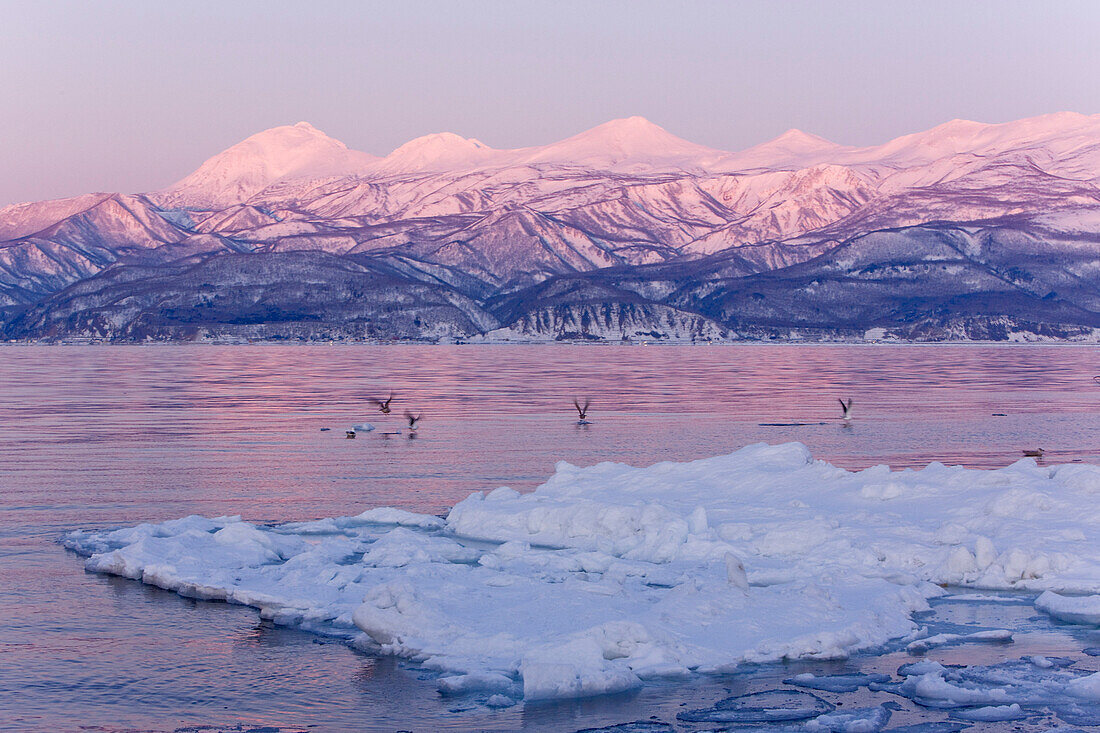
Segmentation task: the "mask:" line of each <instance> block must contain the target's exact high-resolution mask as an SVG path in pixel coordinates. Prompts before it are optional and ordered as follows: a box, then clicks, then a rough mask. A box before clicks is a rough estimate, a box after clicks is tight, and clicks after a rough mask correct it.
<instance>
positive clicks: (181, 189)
mask: <svg viewBox="0 0 1100 733" xmlns="http://www.w3.org/2000/svg"><path fill="white" fill-rule="evenodd" d="M374 160H375V158H374V156H371V155H368V154H366V153H361V152H359V151H357V150H349V149H348V147H347V146H346V145H344V144H343V143H342V142H340V141H339V140H334V139H332V138H331V137H329V136H328V135H326V134H324V133H323V132H321V131H320V130H318V129H316V128H315V127H313V126H312V125H310V124H309V123H308V122H299V123H298V124H296V125H286V126H283V127H273V128H271V129H270V130H265V131H263V132H260V133H257V134H255V135H253V136H252V137H249V138H247V139H246V140H243V141H242V142H239V143H237V144H236V145H234V146H233V147H231V148H229V149H228V150H225V151H224V152H222V153H219V154H218V155H216V156H214V157H213V158H211V159H210V160H208V161H206V162H205V163H203V164H202V165H201V166H200V167H199V169H198V170H196V171H195V172H194V173H192V174H191V175H189V176H187V177H186V178H184V179H183V180H182V181H179V182H178V183H176V184H174V185H173V186H171V187H169V188H167V189H165V190H164V191H161V192H160V193H159V195H157V197H156V198H157V200H158V201H159V202H160V203H161V204H163V205H164V206H167V207H174V206H176V207H195V208H220V207H225V206H230V205H232V204H236V203H240V202H242V201H245V200H247V199H248V198H250V197H251V196H253V195H255V194H256V193H258V192H260V191H262V190H263V189H265V188H267V187H268V186H270V185H272V184H274V183H277V182H279V181H281V180H287V179H291V180H315V179H317V178H330V177H335V176H346V175H354V174H355V173H356V172H358V171H360V170H362V169H363V168H364V167H366V166H367V165H369V164H370V163H371V162H373V161H374Z"/></svg>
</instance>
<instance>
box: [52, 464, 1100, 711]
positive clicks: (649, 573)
mask: <svg viewBox="0 0 1100 733" xmlns="http://www.w3.org/2000/svg"><path fill="white" fill-rule="evenodd" d="M1098 494H1100V468H1098V467H1096V466H1090V465H1082V464H1074V465H1067V466H1054V467H1040V466H1038V465H1037V464H1036V463H1035V461H1033V460H1030V459H1025V460H1022V461H1019V462H1018V463H1015V464H1013V465H1011V466H1008V467H1006V468H1003V469H999V470H993V471H988V470H973V469H963V468H959V467H947V466H943V465H941V464H938V463H933V464H931V465H929V466H928V467H926V468H924V469H921V470H903V471H890V470H889V469H888V468H887V467H885V466H878V467H875V468H870V469H867V470H864V471H857V472H849V471H845V470H843V469H840V468H837V467H834V466H832V465H830V464H828V463H825V462H823V461H815V460H813V459H812V457H811V456H810V453H809V451H808V450H807V449H806V448H805V446H803V445H801V444H798V443H789V444H784V445H776V446H770V445H766V444H757V445H751V446H748V447H746V448H743V449H741V450H739V451H736V452H735V453H732V454H730V455H724V456H718V457H714V458H708V459H703V460H698V461H692V462H688V463H671V462H667V463H658V464H656V465H653V466H649V467H646V468H634V467H630V466H625V465H621V464H615V463H602V464H599V465H596V466H592V467H589V468H578V467H576V466H572V465H569V464H566V463H560V464H558V466H557V470H556V472H555V474H554V475H553V476H552V477H551V478H550V479H549V480H548V481H547V482H546V483H545V484H543V485H542V486H540V487H539V488H538V489H537V490H536V491H534V492H533V493H529V494H520V493H518V492H516V491H513V490H511V489H507V488H500V489H496V490H494V491H491V492H489V493H488V494H484V493H482V492H478V493H475V494H473V495H471V496H470V497H468V498H467V499H465V500H464V501H462V502H459V503H458V504H457V505H455V506H454V507H453V508H452V509H451V511H450V513H449V514H448V516H447V517H446V519H443V518H440V517H435V516H431V515H420V514H414V513H410V512H406V511H403V510H398V509H389V508H381V509H371V510H368V511H366V512H363V513H362V514H359V515H357V516H355V517H343V518H335V519H324V520H318V521H310V522H296V523H289V524H283V525H278V526H262V525H254V524H251V523H248V522H245V521H242V520H241V518H240V517H217V518H204V517H187V518H184V519H178V520H173V521H170V522H164V523H161V524H143V525H138V526H137V527H132V528H125V529H119V530H114V531H104V532H73V533H71V534H69V535H67V536H66V537H65V539H64V543H65V545H66V546H68V547H70V548H72V549H74V550H76V551H77V552H80V553H82V554H85V555H87V556H89V557H88V559H87V561H86V567H87V568H88V569H89V570H92V571H96V572H105V573H112V574H115V575H121V576H124V577H129V578H135V579H140V580H142V581H143V582H146V583H150V584H153V585H157V586H159V587H162V588H166V589H169V590H174V591H176V592H179V593H181V594H184V595H189V596H194V597H198V598H210V599H218V600H226V601H230V602H234V603H242V604H246V605H250V606H254V607H256V608H258V609H259V610H260V613H261V615H262V616H263V617H264V618H268V619H272V620H273V621H275V622H277V623H283V624H291V625H297V626H301V627H303V628H306V629H309V630H313V631H316V632H319V633H326V634H332V635H337V636H344V637H347V638H354V639H355V643H356V644H358V645H360V646H362V647H363V648H367V649H370V650H372V651H375V652H380V653H387V654H394V655H398V656H401V657H405V658H408V659H410V660H414V661H416V662H417V663H419V664H420V665H421V667H422V668H424V669H426V670H431V671H434V672H436V673H438V674H439V676H440V680H439V685H440V689H441V690H442V691H444V692H446V693H453V694H461V693H464V692H467V691H470V690H474V689H480V690H483V691H484V692H486V693H491V694H493V695H494V696H496V697H497V698H500V699H505V698H506V699H510V700H515V699H519V698H523V699H526V700H538V699H553V698H561V697H574V696H585V695H596V694H602V693H610V692H619V691H623V690H629V689H632V688H635V687H638V686H639V685H641V684H643V682H644V681H645V680H652V679H676V678H682V677H686V676H689V675H692V674H696V673H707V672H720V671H725V670H730V669H733V668H734V667H736V666H737V665H739V664H743V663H746V662H767V661H774V660H781V659H795V658H809V659H840V658H844V657H846V656H848V655H850V654H851V653H852V652H854V651H857V650H863V649H872V648H877V647H880V646H882V645H884V644H886V643H888V642H890V641H892V640H898V639H903V640H908V641H915V640H917V638H918V637H919V636H920V635H921V634H922V631H921V630H920V629H919V628H918V626H917V625H916V624H915V623H914V621H913V618H912V614H913V613H914V612H917V611H922V610H926V609H927V608H928V605H927V601H928V599H930V598H932V597H936V596H939V595H943V593H944V591H943V590H942V589H941V588H940V587H939V586H940V585H948V584H950V585H960V586H968V587H972V588H981V589H990V590H1011V589H1026V590H1033V591H1040V590H1051V591H1057V592H1061V593H1092V592H1100V522H1098V521H1097V519H1100V517H1098V516H1096V515H1097V514H1098V513H1100V509H1093V507H1097V506H1100V503H1098V502H1097V501H1096V497H1097V495H1098ZM930 641H935V640H930ZM938 641H943V640H938ZM952 641H956V640H947V641H945V642H944V643H950V642H952ZM971 641H973V640H971ZM500 699H498V704H499V703H500ZM1009 704H1011V701H1007V702H1006V701H1003V700H996V699H991V700H990V701H989V706H1000V705H1009Z"/></svg>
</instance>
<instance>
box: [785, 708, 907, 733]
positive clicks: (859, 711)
mask: <svg viewBox="0 0 1100 733" xmlns="http://www.w3.org/2000/svg"><path fill="white" fill-rule="evenodd" d="M890 713H891V711H890V709H889V708H887V707H884V706H881V705H880V706H879V707H873V708H854V709H852V710H835V711H833V712H831V713H825V714H824V715H821V716H819V717H817V718H814V719H813V720H811V721H808V722H806V723H803V724H802V730H804V731H807V733H877V731H880V730H882V729H883V728H884V727H886V724H887V723H889V722H890Z"/></svg>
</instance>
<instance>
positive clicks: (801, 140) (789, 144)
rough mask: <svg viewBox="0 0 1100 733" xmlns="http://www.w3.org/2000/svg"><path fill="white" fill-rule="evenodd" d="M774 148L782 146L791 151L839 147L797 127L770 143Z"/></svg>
mask: <svg viewBox="0 0 1100 733" xmlns="http://www.w3.org/2000/svg"><path fill="white" fill-rule="evenodd" d="M765 144H771V145H774V146H780V145H782V146H783V147H785V148H787V149H790V150H799V149H801V150H820V149H823V148H836V147H839V146H838V145H837V144H836V143H834V142H833V141H832V140H826V139H825V138H823V137H821V136H820V135H813V134H811V133H808V132H803V131H802V130H799V129H797V128H795V127H792V128H791V129H789V130H787V131H786V132H784V133H783V134H782V135H780V136H779V137H777V138H775V139H774V140H772V141H771V142H770V143H765Z"/></svg>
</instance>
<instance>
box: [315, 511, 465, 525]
mask: <svg viewBox="0 0 1100 733" xmlns="http://www.w3.org/2000/svg"><path fill="white" fill-rule="evenodd" d="M336 523H337V525H339V526H341V527H354V526H356V525H360V524H396V525H399V526H402V527H423V528H425V529H434V528H438V527H442V526H443V524H444V522H443V520H442V519H440V518H439V517H436V516H433V515H431V514H414V513H413V512H407V511H405V510H404V509H394V508H393V507H379V508H377V509H368V510H367V511H365V512H363V513H362V514H359V515H357V516H354V517H346V518H344V519H338V520H336Z"/></svg>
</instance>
